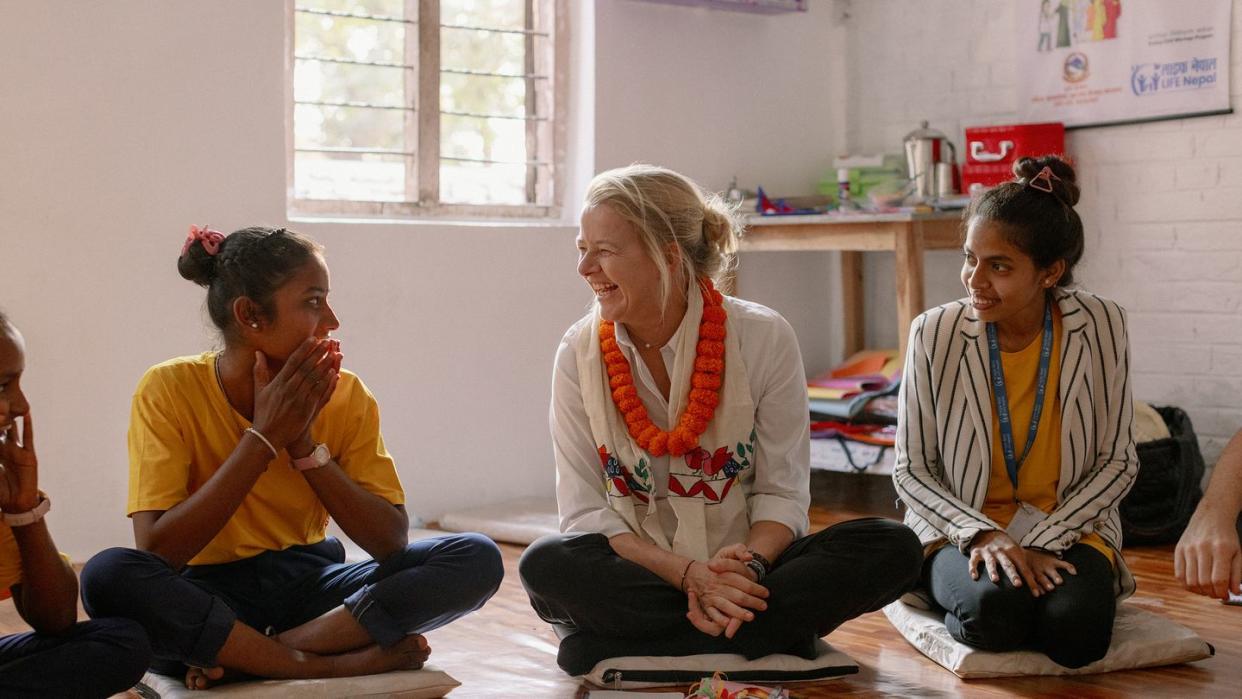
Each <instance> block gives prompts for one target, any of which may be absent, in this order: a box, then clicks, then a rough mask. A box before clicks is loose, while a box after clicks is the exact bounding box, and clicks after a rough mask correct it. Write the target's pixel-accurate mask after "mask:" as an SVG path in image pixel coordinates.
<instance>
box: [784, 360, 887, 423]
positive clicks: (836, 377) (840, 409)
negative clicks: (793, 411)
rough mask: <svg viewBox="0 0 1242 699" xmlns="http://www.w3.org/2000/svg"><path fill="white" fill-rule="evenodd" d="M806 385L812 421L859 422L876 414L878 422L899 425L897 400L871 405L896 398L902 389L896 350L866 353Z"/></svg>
mask: <svg viewBox="0 0 1242 699" xmlns="http://www.w3.org/2000/svg"><path fill="white" fill-rule="evenodd" d="M806 383H807V386H806V392H807V396H808V397H809V398H810V401H811V419H812V420H857V419H859V418H860V417H862V416H863V415H864V413H867V412H873V413H875V415H874V417H875V418H877V419H875V420H873V421H875V422H881V423H886V422H889V421H890V419H891V422H892V423H894V424H895V423H896V422H897V414H896V401H895V400H889V401H877V402H876V403H875V405H874V406H871V405H870V404H871V403H872V401H873V399H876V398H888V397H894V396H896V394H897V390H898V389H899V388H901V359H900V357H898V356H897V351H896V350H863V351H862V352H859V353H858V354H855V355H854V356H852V357H850V358H849V359H847V360H845V361H844V362H842V363H841V364H840V365H838V366H836V367H833V368H832V369H829V370H828V371H826V372H824V373H823V374H820V375H818V376H815V377H813V378H811V379H809V380H808V381H807V382H806ZM890 414H891V417H890Z"/></svg>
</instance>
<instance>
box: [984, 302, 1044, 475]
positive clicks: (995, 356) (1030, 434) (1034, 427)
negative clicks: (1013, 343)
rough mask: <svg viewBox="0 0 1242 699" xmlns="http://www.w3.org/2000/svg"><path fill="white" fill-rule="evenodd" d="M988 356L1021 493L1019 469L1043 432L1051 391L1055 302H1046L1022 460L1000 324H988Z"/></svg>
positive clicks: (1009, 462)
mask: <svg viewBox="0 0 1242 699" xmlns="http://www.w3.org/2000/svg"><path fill="white" fill-rule="evenodd" d="M988 356H989V357H990V358H991V362H992V391H993V393H994V394H995V395H996V413H997V415H998V416H999V417H1000V434H1001V450H1002V451H1003V452H1004V454H1005V470H1007V471H1008V472H1009V480H1010V482H1012V483H1013V489H1014V491H1015V493H1016V491H1017V490H1018V469H1019V468H1021V467H1022V463H1023V462H1024V461H1026V456H1027V454H1030V453H1031V445H1032V444H1034V443H1035V435H1036V434H1037V433H1038V432H1039V416H1040V415H1042V414H1043V412H1044V393H1045V392H1046V390H1047V388H1048V365H1049V364H1050V363H1051V360H1052V302H1051V301H1046V302H1045V303H1044V339H1043V340H1042V341H1041V342H1040V345H1039V373H1038V374H1037V378H1036V384H1035V409H1034V410H1032V411H1031V426H1030V428H1028V429H1027V432H1026V447H1025V448H1023V449H1022V457H1021V458H1017V457H1015V456H1014V448H1013V446H1014V445H1013V423H1012V421H1011V420H1010V418H1009V398H1008V396H1007V394H1006V393H1005V369H1004V367H1003V366H1002V365H1001V351H1000V341H999V340H997V339H996V325H995V324H994V323H988Z"/></svg>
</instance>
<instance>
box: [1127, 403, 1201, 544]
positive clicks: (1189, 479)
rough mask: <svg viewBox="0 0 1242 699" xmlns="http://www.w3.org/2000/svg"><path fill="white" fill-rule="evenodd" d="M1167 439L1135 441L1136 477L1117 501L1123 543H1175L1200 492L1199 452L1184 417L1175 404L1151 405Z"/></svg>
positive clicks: (1196, 503)
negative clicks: (1166, 426) (1137, 461)
mask: <svg viewBox="0 0 1242 699" xmlns="http://www.w3.org/2000/svg"><path fill="white" fill-rule="evenodd" d="M1156 412H1158V413H1160V417H1162V418H1164V424H1166V425H1168V427H1169V434H1170V436H1169V438H1168V439H1157V440H1154V441H1151V442H1143V443H1141V444H1138V445H1137V450H1138V460H1139V472H1138V479H1137V480H1136V481H1135V482H1134V488H1132V489H1131V490H1130V492H1129V494H1127V495H1126V497H1125V499H1124V500H1122V501H1121V507H1120V510H1121V529H1122V532H1123V533H1124V536H1125V541H1124V545H1126V546H1132V545H1150V544H1172V543H1175V542H1176V541H1177V539H1178V537H1180V536H1181V535H1182V531H1183V530H1185V529H1186V523H1187V522H1189V521H1190V515H1192V514H1194V511H1195V506H1196V505H1198V504H1199V498H1200V497H1201V496H1202V495H1203V490H1202V488H1201V486H1200V482H1201V481H1202V480H1203V468H1204V466H1203V455H1202V454H1200V453H1199V440H1198V439H1197V438H1196V437H1195V429H1194V427H1192V426H1191V424H1190V417H1189V416H1187V415H1186V413H1185V411H1183V410H1182V409H1181V408H1174V407H1168V408H1156Z"/></svg>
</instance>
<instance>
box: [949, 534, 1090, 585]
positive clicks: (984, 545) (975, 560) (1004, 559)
mask: <svg viewBox="0 0 1242 699" xmlns="http://www.w3.org/2000/svg"><path fill="white" fill-rule="evenodd" d="M980 563H982V564H983V567H984V568H985V569H986V570H987V573H988V578H989V579H990V580H991V581H992V582H994V583H1000V578H1001V573H1002V572H1003V573H1004V575H1005V577H1006V578H1008V579H1009V582H1010V583H1012V584H1013V586H1014V587H1022V585H1023V584H1025V585H1026V586H1027V588H1029V589H1030V591H1031V595H1033V596H1035V597H1040V596H1042V595H1046V594H1048V593H1050V592H1052V591H1053V590H1056V589H1057V585H1060V584H1062V583H1064V582H1065V578H1063V577H1061V571H1063V570H1064V571H1065V572H1067V573H1069V574H1070V575H1077V574H1078V571H1077V570H1076V569H1075V568H1074V566H1073V565H1072V564H1070V563H1069V562H1068V561H1063V560H1061V559H1060V558H1057V557H1056V556H1054V555H1052V554H1050V553H1045V552H1043V551H1037V550H1035V549H1029V548H1022V547H1021V546H1019V545H1018V543H1017V542H1016V541H1014V540H1013V539H1012V538H1010V536H1009V535H1008V534H1006V533H1005V532H1003V531H999V530H993V531H988V532H983V533H982V534H979V535H978V536H976V537H975V539H974V541H973V542H972V543H971V545H970V577H971V579H972V580H978V579H979V564H980Z"/></svg>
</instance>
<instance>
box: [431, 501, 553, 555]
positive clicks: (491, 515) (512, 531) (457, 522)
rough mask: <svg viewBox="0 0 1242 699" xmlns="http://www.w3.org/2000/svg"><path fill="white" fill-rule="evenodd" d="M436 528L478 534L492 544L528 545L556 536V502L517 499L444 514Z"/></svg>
mask: <svg viewBox="0 0 1242 699" xmlns="http://www.w3.org/2000/svg"><path fill="white" fill-rule="evenodd" d="M440 527H441V528H442V529H446V530H448V531H451V532H479V533H480V534H486V535H488V536H490V537H492V538H493V539H495V540H496V541H506V542H508V543H511V544H530V543H533V542H534V541H535V539H538V538H540V537H542V536H546V535H548V534H557V533H559V532H560V520H559V518H558V516H557V514H556V498H520V499H517V500H507V501H505V502H498V503H495V504H492V505H483V506H481V507H471V508H468V509H465V510H457V511H456V512H446V513H445V514H444V516H443V517H441V518H440Z"/></svg>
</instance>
